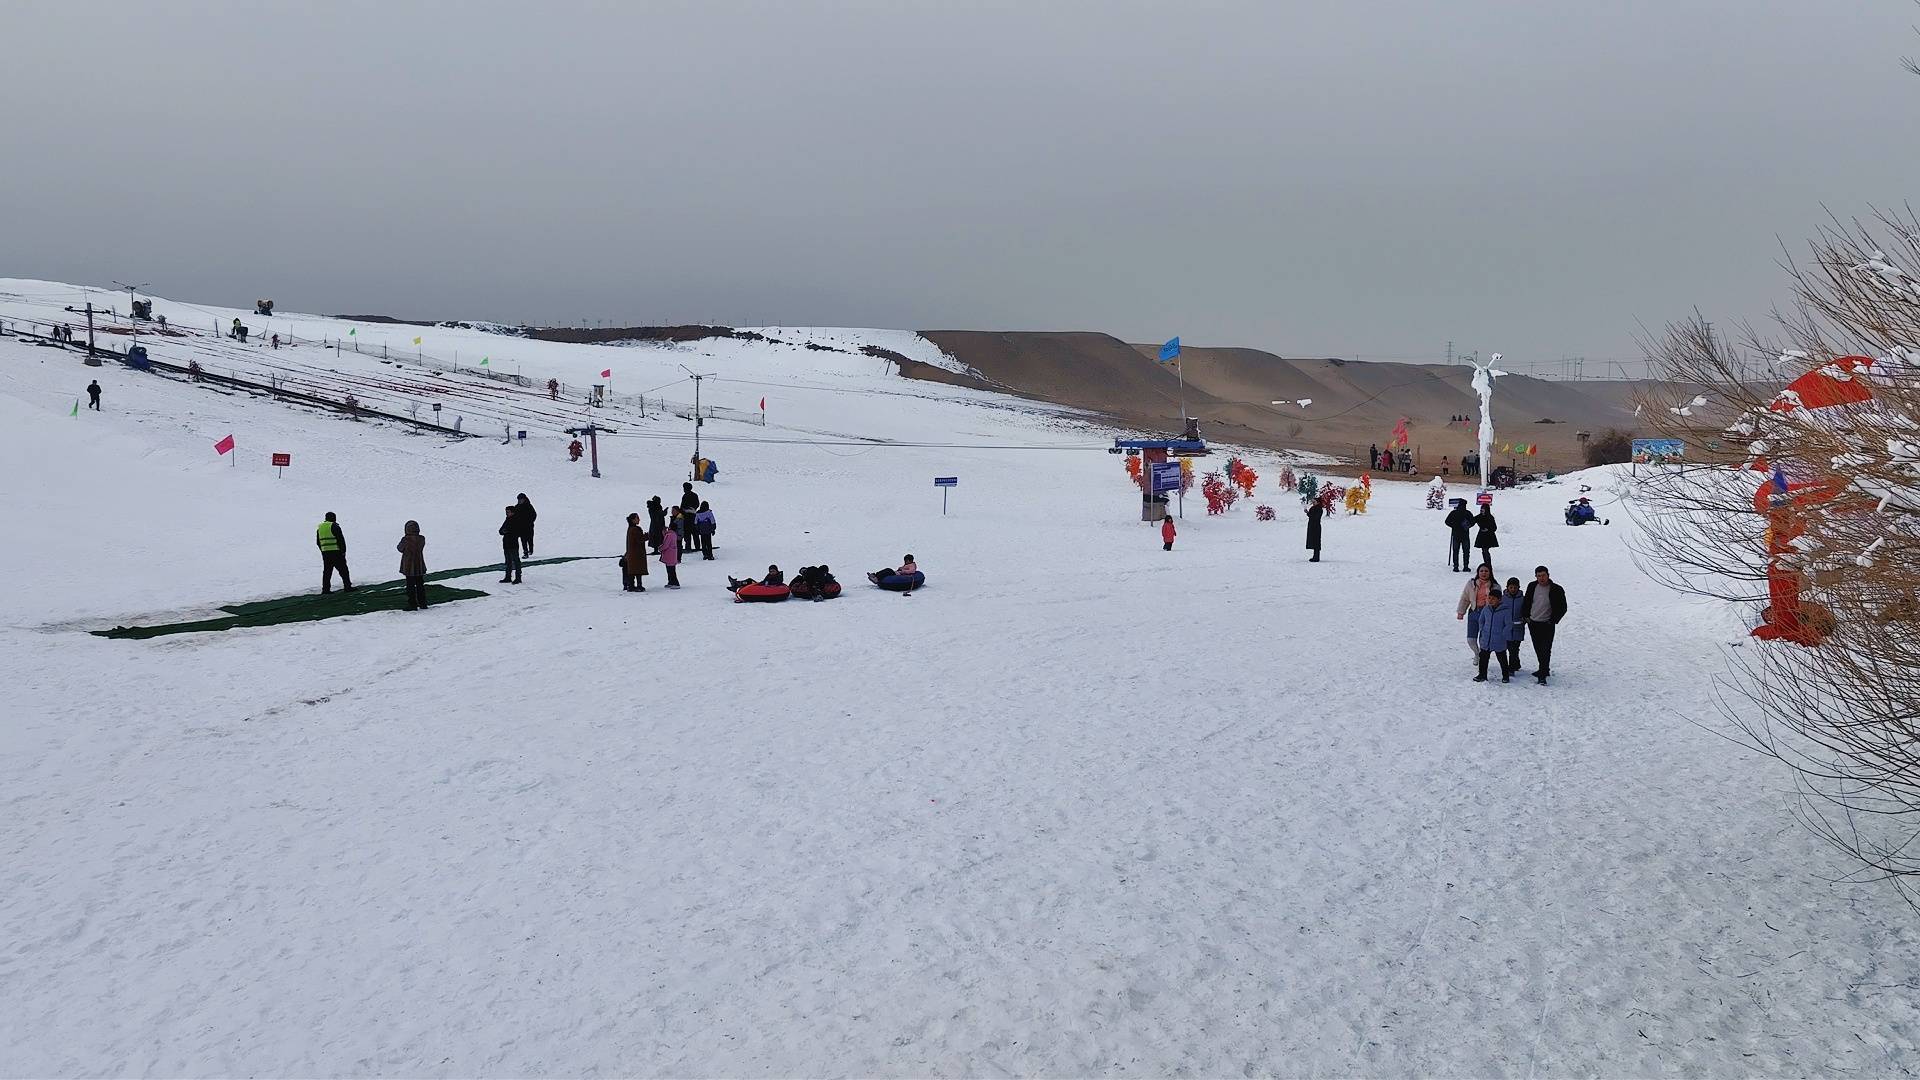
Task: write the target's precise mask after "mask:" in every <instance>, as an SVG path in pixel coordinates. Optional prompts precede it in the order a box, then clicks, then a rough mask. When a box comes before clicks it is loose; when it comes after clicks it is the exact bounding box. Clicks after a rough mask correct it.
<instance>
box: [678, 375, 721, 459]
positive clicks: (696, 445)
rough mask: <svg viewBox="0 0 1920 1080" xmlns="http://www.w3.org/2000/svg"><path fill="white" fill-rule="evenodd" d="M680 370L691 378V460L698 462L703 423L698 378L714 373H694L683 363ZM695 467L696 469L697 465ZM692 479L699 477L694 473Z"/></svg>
mask: <svg viewBox="0 0 1920 1080" xmlns="http://www.w3.org/2000/svg"><path fill="white" fill-rule="evenodd" d="M680 370H681V371H684V372H686V373H687V375H688V377H690V378H691V379H693V460H694V461H695V462H698V461H699V460H700V426H701V425H702V424H703V423H705V421H704V420H702V419H701V417H700V380H702V379H711V378H713V377H714V375H715V374H716V373H715V372H712V371H709V372H707V373H706V374H704V375H701V374H696V373H695V372H694V370H693V369H692V368H689V367H687V366H686V365H685V364H682V365H680ZM695 469H696V471H697V469H698V466H697V465H696V466H695ZM694 479H695V480H698V479H700V477H699V476H697V475H696V476H695V477H694Z"/></svg>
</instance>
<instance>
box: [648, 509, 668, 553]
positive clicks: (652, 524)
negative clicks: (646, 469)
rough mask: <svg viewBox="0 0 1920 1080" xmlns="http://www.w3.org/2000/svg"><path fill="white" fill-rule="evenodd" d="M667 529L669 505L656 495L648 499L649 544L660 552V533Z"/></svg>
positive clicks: (656, 551)
mask: <svg viewBox="0 0 1920 1080" xmlns="http://www.w3.org/2000/svg"><path fill="white" fill-rule="evenodd" d="M666 531H667V507H666V504H665V503H663V502H661V501H660V496H658V495H655V496H654V497H653V498H651V499H648V500H647V545H648V546H649V547H651V548H653V553H654V554H655V555H658V554H660V534H661V533H663V532H666Z"/></svg>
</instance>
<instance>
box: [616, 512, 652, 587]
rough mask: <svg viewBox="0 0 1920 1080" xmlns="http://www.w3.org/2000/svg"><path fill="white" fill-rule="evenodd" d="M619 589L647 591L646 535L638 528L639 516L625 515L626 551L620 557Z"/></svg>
mask: <svg viewBox="0 0 1920 1080" xmlns="http://www.w3.org/2000/svg"><path fill="white" fill-rule="evenodd" d="M620 588H622V589H624V590H625V591H627V592H646V591H647V534H646V531H645V530H644V529H642V528H640V515H639V514H628V515H627V551H626V554H624V555H622V556H620Z"/></svg>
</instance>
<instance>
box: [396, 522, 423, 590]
mask: <svg viewBox="0 0 1920 1080" xmlns="http://www.w3.org/2000/svg"><path fill="white" fill-rule="evenodd" d="M393 550H395V551H397V552H399V553H400V576H401V577H402V578H404V579H405V580H406V583H407V606H406V608H405V610H407V611H419V610H421V609H423V608H425V607H426V606H427V538H426V537H425V536H423V535H421V533H420V523H419V522H417V521H409V522H407V527H406V531H405V532H404V534H403V535H402V536H401V537H400V542H399V543H397V544H395V545H393Z"/></svg>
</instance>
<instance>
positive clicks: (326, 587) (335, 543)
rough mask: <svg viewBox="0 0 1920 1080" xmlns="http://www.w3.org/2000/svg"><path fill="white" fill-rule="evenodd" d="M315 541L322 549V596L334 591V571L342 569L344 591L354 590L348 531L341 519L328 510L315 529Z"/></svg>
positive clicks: (341, 580) (341, 577) (341, 584)
mask: <svg viewBox="0 0 1920 1080" xmlns="http://www.w3.org/2000/svg"><path fill="white" fill-rule="evenodd" d="M313 542H314V544H315V545H316V546H317V547H319V549H320V593H321V595H322V596H324V595H326V594H327V593H330V592H332V591H333V572H334V571H335V570H338V571H340V588H341V590H342V591H343V592H352V591H353V578H351V577H349V576H348V574H347V531H346V530H345V529H342V528H341V527H340V521H339V519H338V518H336V517H334V516H333V511H331V510H329V511H327V517H326V520H325V521H322V522H321V523H320V525H319V527H318V528H316V529H314V530H313Z"/></svg>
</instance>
